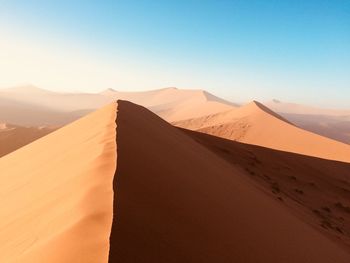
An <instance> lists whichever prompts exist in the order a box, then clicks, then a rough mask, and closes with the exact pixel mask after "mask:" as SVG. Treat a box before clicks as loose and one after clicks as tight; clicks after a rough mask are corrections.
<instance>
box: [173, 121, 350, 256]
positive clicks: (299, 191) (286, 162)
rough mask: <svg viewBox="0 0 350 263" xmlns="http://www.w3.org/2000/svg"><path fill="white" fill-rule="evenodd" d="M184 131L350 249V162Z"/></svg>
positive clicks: (304, 218)
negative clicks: (239, 168)
mask: <svg viewBox="0 0 350 263" xmlns="http://www.w3.org/2000/svg"><path fill="white" fill-rule="evenodd" d="M179 129H181V128H179ZM181 130H182V131H183V132H185V133H186V134H188V135H190V136H191V137H192V138H193V139H195V140H196V141H197V142H199V143H200V144H202V145H204V146H206V147H207V148H208V149H210V150H211V151H212V152H214V153H215V154H217V155H218V156H220V157H221V158H223V159H224V160H226V161H227V162H229V163H230V164H232V165H234V166H238V167H241V168H242V170H244V171H245V172H246V174H247V175H248V176H249V177H250V178H251V179H253V180H254V181H255V182H257V183H258V184H257V185H258V186H260V187H262V189H263V190H265V191H266V192H268V193H270V194H271V195H273V196H274V197H275V198H277V199H278V200H279V201H282V202H283V203H285V204H286V205H287V206H288V207H291V208H294V212H296V213H297V214H298V215H299V217H300V218H302V219H303V220H305V221H307V222H308V223H310V224H312V225H313V226H314V227H316V228H317V229H319V230H320V231H322V232H323V233H325V234H327V235H328V236H330V237H332V238H333V239H335V240H337V241H339V240H341V243H345V244H346V245H347V246H348V248H347V249H349V246H350V163H345V162H339V161H333V160H326V159H321V158H316V157H310V156H305V155H300V154H295V153H290V152H284V151H278V150H274V149H269V148H265V147H261V146H256V145H250V144H245V143H241V142H237V141H231V140H227V139H223V138H220V137H216V136H212V135H208V134H204V133H200V132H194V131H191V130H186V129H181Z"/></svg>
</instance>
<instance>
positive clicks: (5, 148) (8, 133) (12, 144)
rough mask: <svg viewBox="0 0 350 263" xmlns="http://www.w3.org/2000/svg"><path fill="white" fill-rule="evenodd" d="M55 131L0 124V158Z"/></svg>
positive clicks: (52, 129) (46, 128)
mask: <svg viewBox="0 0 350 263" xmlns="http://www.w3.org/2000/svg"><path fill="white" fill-rule="evenodd" d="M54 130H55V129H54V128H50V127H21V126H17V125H11V124H7V123H0V157H2V156H4V155H6V154H8V153H10V152H13V151H15V150H17V149H18V148H20V147H22V146H24V145H26V144H28V143H31V142H32V141H35V140H37V139H39V138H41V137H43V136H45V135H47V134H49V133H51V132H53V131H54Z"/></svg>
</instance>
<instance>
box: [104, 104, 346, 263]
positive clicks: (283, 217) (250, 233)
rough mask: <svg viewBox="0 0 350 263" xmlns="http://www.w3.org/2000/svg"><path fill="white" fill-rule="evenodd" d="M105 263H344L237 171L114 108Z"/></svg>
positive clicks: (139, 110) (149, 120)
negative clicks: (107, 260)
mask: <svg viewBox="0 0 350 263" xmlns="http://www.w3.org/2000/svg"><path fill="white" fill-rule="evenodd" d="M117 145H118V169H117V173H116V177H115V180H114V189H115V191H116V199H115V202H114V214H115V216H114V220H113V227H112V234H111V244H110V262H123V263H128V262H238V263H239V262H245V263H247V262H255V263H256V262H286V263H288V262H293V263H294V262H348V261H349V260H350V256H349V255H348V254H347V253H345V252H344V251H343V250H342V249H341V248H339V247H337V245H336V244H335V243H333V242H332V241H330V240H328V239H327V238H326V237H324V236H323V235H322V234H320V233H319V232H317V231H316V230H315V229H313V228H312V227H310V226H308V225H307V224H305V223H303V222H302V221H301V220H299V219H298V218H296V217H294V216H293V215H292V214H291V213H290V212H289V211H288V210H287V209H286V208H285V207H283V206H282V204H280V203H279V202H278V201H276V200H274V199H272V198H270V197H269V196H267V195H266V194H265V193H263V192H262V191H260V190H259V189H258V188H256V186H254V185H253V184H251V182H250V181H249V180H247V179H246V178H244V175H242V173H243V172H242V171H241V170H238V169H235V168H234V167H233V166H232V165H230V164H229V163H227V162H226V161H224V160H223V159H221V158H219V157H218V156H217V155H216V154H214V153H212V152H211V151H209V150H208V149H207V148H205V147H204V146H202V145H201V144H199V143H197V142H196V141H194V140H193V139H192V138H190V137H188V136H187V135H186V134H185V133H184V132H182V131H180V130H177V129H175V128H174V127H172V126H171V125H169V124H168V123H166V122H164V121H163V120H161V119H160V118H159V117H157V116H155V115H154V114H152V113H151V112H149V111H148V110H146V109H145V108H143V107H140V106H136V105H134V104H132V103H128V102H123V101H119V103H118V114H117Z"/></svg>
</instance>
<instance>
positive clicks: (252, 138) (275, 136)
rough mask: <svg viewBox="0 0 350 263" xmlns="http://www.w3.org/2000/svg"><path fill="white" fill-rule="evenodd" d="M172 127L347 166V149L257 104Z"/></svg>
mask: <svg viewBox="0 0 350 263" xmlns="http://www.w3.org/2000/svg"><path fill="white" fill-rule="evenodd" d="M174 124H175V125H176V126H178V127H182V128H186V129H190V130H196V131H200V132H204V133H208V134H211V135H215V136H219V137H222V138H226V139H230V140H235V141H239V142H244V143H249V144H254V145H260V146H264V147H268V148H272V149H276V150H282V151H287V152H293V153H299V154H304V155H309V156H314V157H319V158H324V159H330V160H337V161H343V162H350V146H349V145H347V144H344V143H340V142H337V141H334V140H331V139H328V138H325V137H322V136H319V135H317V134H314V133H311V132H308V131H305V130H303V129H301V128H298V127H297V126H295V125H293V124H291V123H290V122H288V121H287V120H286V119H284V118H283V117H281V116H280V115H278V114H276V113H274V112H273V111H271V110H270V109H268V108H267V107H265V106H263V105H262V104H260V103H258V102H252V103H249V104H247V105H245V106H242V107H240V108H238V109H233V110H230V111H227V112H223V113H218V114H212V115H208V116H205V117H201V118H194V119H189V120H185V121H180V122H174Z"/></svg>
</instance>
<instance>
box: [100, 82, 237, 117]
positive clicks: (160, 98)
mask: <svg viewBox="0 0 350 263" xmlns="http://www.w3.org/2000/svg"><path fill="white" fill-rule="evenodd" d="M102 94H104V95H106V96H108V97H111V98H113V99H115V100H117V99H120V100H128V101H131V102H133V103H136V104H139V105H142V106H144V107H147V108H148V109H150V110H151V111H153V112H154V113H156V114H157V115H159V116H160V117H162V118H163V119H165V120H167V121H169V122H171V121H179V120H183V119H188V118H195V117H199V116H204V115H207V114H212V113H217V112H222V111H226V110H229V109H232V108H236V107H237V105H236V104H233V103H231V102H228V101H225V100H223V99H221V98H218V97H216V96H214V95H212V94H210V93H208V92H206V91H204V90H182V89H177V88H165V89H158V90H151V91H145V92H119V91H115V90H107V91H105V92H103V93H102Z"/></svg>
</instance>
